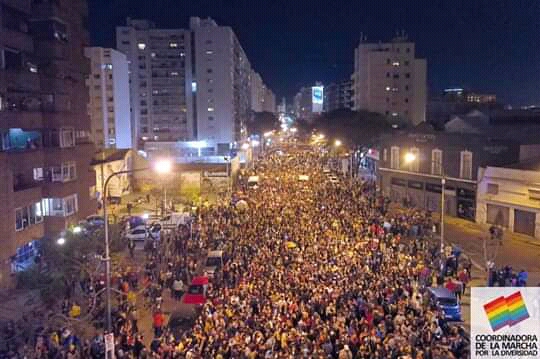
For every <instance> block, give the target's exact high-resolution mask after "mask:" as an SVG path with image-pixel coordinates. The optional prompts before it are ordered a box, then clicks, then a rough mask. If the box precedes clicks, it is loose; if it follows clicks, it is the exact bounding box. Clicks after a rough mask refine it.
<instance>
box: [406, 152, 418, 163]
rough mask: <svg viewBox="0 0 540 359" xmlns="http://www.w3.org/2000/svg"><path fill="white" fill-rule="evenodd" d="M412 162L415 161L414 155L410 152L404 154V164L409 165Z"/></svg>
mask: <svg viewBox="0 0 540 359" xmlns="http://www.w3.org/2000/svg"><path fill="white" fill-rule="evenodd" d="M414 161H416V155H415V154H414V153H412V152H407V153H406V154H405V163H406V164H410V163H413V162H414Z"/></svg>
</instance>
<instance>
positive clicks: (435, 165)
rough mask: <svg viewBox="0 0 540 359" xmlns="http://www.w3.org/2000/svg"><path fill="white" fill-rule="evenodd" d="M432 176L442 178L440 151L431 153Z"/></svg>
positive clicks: (435, 150)
mask: <svg viewBox="0 0 540 359" xmlns="http://www.w3.org/2000/svg"><path fill="white" fill-rule="evenodd" d="M431 174H432V175H436V176H442V151H441V150H439V149H434V150H433V151H431Z"/></svg>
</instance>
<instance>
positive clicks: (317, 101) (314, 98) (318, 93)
mask: <svg viewBox="0 0 540 359" xmlns="http://www.w3.org/2000/svg"><path fill="white" fill-rule="evenodd" d="M311 103H312V105H313V112H322V111H323V104H324V87H323V86H313V87H312V88H311Z"/></svg>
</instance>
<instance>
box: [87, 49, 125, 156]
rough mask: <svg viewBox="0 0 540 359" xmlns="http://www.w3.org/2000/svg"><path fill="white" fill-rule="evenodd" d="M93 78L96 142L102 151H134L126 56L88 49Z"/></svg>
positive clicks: (89, 81) (91, 113)
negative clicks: (110, 149)
mask: <svg viewBox="0 0 540 359" xmlns="http://www.w3.org/2000/svg"><path fill="white" fill-rule="evenodd" d="M84 53H85V55H86V57H87V58H89V59H90V62H91V63H90V76H89V77H88V79H87V80H86V84H87V86H88V92H89V94H90V102H89V104H88V114H89V116H90V121H91V131H92V140H93V142H94V144H95V145H96V146H97V147H98V148H99V149H105V148H117V149H129V148H132V147H133V133H132V130H131V113H130V103H129V71H128V61H127V58H126V55H124V54H122V53H121V52H118V51H116V50H113V49H105V48H102V47H88V48H86V49H85V50H84Z"/></svg>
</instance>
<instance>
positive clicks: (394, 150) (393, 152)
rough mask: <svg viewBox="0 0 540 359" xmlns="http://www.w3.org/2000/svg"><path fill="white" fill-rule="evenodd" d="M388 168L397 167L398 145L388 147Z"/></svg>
mask: <svg viewBox="0 0 540 359" xmlns="http://www.w3.org/2000/svg"><path fill="white" fill-rule="evenodd" d="M390 168H392V169H399V147H396V146H393V147H392V148H390Z"/></svg>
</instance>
